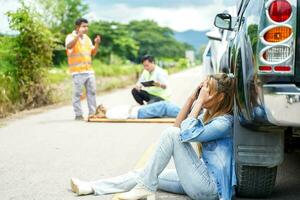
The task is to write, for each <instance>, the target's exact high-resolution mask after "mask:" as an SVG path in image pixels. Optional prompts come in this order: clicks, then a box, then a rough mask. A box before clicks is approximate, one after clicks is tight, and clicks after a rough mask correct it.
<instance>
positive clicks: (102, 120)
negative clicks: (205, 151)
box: [88, 118, 175, 123]
mask: <svg viewBox="0 0 300 200" xmlns="http://www.w3.org/2000/svg"><path fill="white" fill-rule="evenodd" d="M88 122H100V123H174V122H175V118H153V119H106V118H90V119H89V120H88Z"/></svg>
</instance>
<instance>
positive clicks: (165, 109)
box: [138, 101, 180, 119]
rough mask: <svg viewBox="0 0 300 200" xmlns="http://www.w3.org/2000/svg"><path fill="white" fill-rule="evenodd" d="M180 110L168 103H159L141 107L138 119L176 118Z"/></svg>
mask: <svg viewBox="0 0 300 200" xmlns="http://www.w3.org/2000/svg"><path fill="white" fill-rule="evenodd" d="M179 111H180V108H179V107H178V106H176V105H175V104H173V103H170V102H168V101H159V102H155V103H152V104H148V105H144V106H141V108H140V109H139V111H138V118H139V119H147V118H163V117H171V118H175V117H177V115H178V113H179Z"/></svg>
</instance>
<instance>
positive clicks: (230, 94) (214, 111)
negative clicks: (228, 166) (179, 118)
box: [197, 73, 235, 155]
mask: <svg viewBox="0 0 300 200" xmlns="http://www.w3.org/2000/svg"><path fill="white" fill-rule="evenodd" d="M207 80H208V85H209V89H210V94H211V95H214V98H213V100H212V102H211V103H212V105H214V107H213V108H211V109H210V110H209V111H205V113H204V117H203V122H204V124H206V123H208V122H209V121H210V120H211V119H213V118H215V117H218V116H222V115H225V114H232V113H233V104H234V91H235V78H234V76H233V75H232V74H230V75H228V74H225V73H221V74H214V75H209V76H208V77H207ZM197 146H198V151H199V153H200V155H201V153H202V145H201V143H199V144H198V145H197Z"/></svg>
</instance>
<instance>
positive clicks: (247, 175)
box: [236, 165, 277, 198]
mask: <svg viewBox="0 0 300 200" xmlns="http://www.w3.org/2000/svg"><path fill="white" fill-rule="evenodd" d="M236 174H237V179H238V187H237V196H240V197H255V198H264V197H268V196H270V195H271V193H272V191H273V188H274V186H275V180H276V174H277V166H276V167H272V168H267V167H254V166H242V165H237V169H236Z"/></svg>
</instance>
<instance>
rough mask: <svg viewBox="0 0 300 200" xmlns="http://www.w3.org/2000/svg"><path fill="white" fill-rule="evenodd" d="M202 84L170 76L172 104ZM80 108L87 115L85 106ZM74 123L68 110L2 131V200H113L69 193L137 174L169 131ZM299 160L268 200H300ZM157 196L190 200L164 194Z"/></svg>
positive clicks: (106, 98)
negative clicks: (87, 183) (78, 183)
mask: <svg viewBox="0 0 300 200" xmlns="http://www.w3.org/2000/svg"><path fill="white" fill-rule="evenodd" d="M200 79H201V70H200V68H199V67H197V68H194V69H191V70H188V71H185V72H182V73H179V74H175V75H172V76H171V80H170V82H171V85H172V91H173V94H174V95H173V97H172V101H173V102H175V103H177V104H178V105H179V106H181V105H182V104H183V102H184V100H185V98H186V97H187V95H188V94H189V93H190V91H191V89H192V88H194V87H195V86H196V84H197V83H199V82H200ZM97 101H98V104H99V103H104V104H105V105H108V106H113V105H121V104H134V101H133V99H132V97H131V96H130V87H128V88H126V89H121V90H116V91H114V92H112V93H109V94H104V95H100V96H99V97H98V99H97ZM82 105H83V107H84V108H85V111H86V107H87V106H86V103H85V102H83V104H82ZM73 117H74V116H73V111H72V107H71V106H65V107H61V108H56V109H50V110H47V111H45V112H43V113H40V114H35V115H30V116H27V117H25V118H23V119H17V120H13V121H10V122H7V125H6V126H5V127H2V128H0V199H1V200H24V199H26V200H27V199H29V200H33V199H34V200H40V199H41V200H48V199H49V200H56V199H58V200H61V199H67V200H69V199H70V200H75V199H84V200H88V199H101V200H102V199H112V198H113V197H114V196H113V195H107V196H84V197H77V196H76V195H74V194H73V193H72V192H71V191H70V189H69V188H70V187H69V179H70V177H74V176H75V177H78V178H81V179H84V180H96V179H100V178H106V177H111V176H116V175H120V174H123V173H125V172H127V171H129V170H131V169H133V168H135V167H136V166H137V165H140V164H141V163H144V162H145V160H146V159H147V156H148V154H147V152H148V153H149V152H151V148H150V147H151V146H153V144H154V143H155V142H156V141H157V139H158V137H159V135H160V133H161V131H162V130H164V129H165V128H166V127H168V126H170V125H168V124H101V123H87V122H78V121H74V120H73ZM141 158H143V159H141ZM299 160H300V159H299V153H298V154H291V155H288V156H287V159H286V160H285V162H284V163H283V165H282V166H280V169H279V172H278V181H277V186H276V188H275V191H274V194H273V195H272V197H271V198H270V199H288V200H291V199H300V161H299ZM170 167H172V163H171V165H170ZM157 196H158V199H172V200H173V199H178V200H179V199H180V200H181V199H188V198H187V197H185V196H178V195H172V194H168V193H163V192H159V193H158V195H157Z"/></svg>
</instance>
